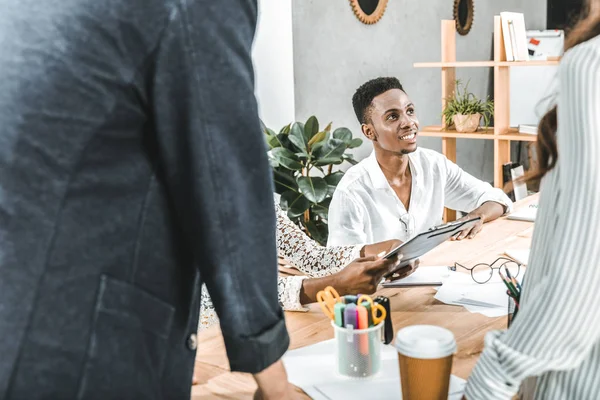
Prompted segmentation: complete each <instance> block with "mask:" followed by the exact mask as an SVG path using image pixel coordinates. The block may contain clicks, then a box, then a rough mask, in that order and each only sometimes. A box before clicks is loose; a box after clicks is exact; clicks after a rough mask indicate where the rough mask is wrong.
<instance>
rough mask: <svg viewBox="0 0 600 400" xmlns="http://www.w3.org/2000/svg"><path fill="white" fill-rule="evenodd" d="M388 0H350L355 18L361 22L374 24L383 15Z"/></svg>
mask: <svg viewBox="0 0 600 400" xmlns="http://www.w3.org/2000/svg"><path fill="white" fill-rule="evenodd" d="M387 2H388V0H350V5H351V6H352V9H353V10H354V14H355V15H356V18H358V19H359V21H360V22H362V23H363V24H374V23H376V22H377V21H379V20H380V19H381V17H383V13H384V12H385V7H386V6H387Z"/></svg>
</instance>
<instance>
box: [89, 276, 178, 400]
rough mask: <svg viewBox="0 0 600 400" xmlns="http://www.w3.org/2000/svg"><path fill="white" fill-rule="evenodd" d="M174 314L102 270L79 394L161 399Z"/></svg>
mask: <svg viewBox="0 0 600 400" xmlns="http://www.w3.org/2000/svg"><path fill="white" fill-rule="evenodd" d="M174 314H175V308H174V307H173V306H171V305H170V304H168V303H166V302H164V301H162V300H160V299H158V298H156V297H154V296H152V295H151V294H149V293H147V292H145V291H144V290H142V289H140V288H138V287H136V286H134V285H132V284H130V283H127V282H123V281H120V280H117V279H114V278H111V277H109V276H106V275H102V276H101V278H100V287H99V290H98V297H97V299H96V308H95V312H94V321H93V325H92V332H91V335H90V341H89V345H88V352H87V357H86V362H85V365H84V370H83V371H82V377H81V384H80V386H79V393H78V398H80V399H86V400H87V399H113V398H144V399H154V398H162V396H163V393H162V390H161V385H160V381H161V374H162V369H163V364H164V361H165V357H166V355H167V352H168V348H169V345H168V339H169V333H170V331H171V326H172V324H173V317H174Z"/></svg>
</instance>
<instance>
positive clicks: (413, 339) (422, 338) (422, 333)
mask: <svg viewBox="0 0 600 400" xmlns="http://www.w3.org/2000/svg"><path fill="white" fill-rule="evenodd" d="M395 346H396V349H397V350H398V353H401V354H403V355H405V356H407V357H412V358H424V359H435V358H443V357H448V356H449V355H451V354H454V353H455V352H456V341H455V340H454V335H453V334H452V332H450V331H449V330H448V329H445V328H442V327H439V326H435V325H412V326H407V327H406V328H402V329H400V330H399V331H398V334H397V335H396V342H395Z"/></svg>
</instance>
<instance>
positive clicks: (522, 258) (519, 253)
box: [504, 249, 531, 265]
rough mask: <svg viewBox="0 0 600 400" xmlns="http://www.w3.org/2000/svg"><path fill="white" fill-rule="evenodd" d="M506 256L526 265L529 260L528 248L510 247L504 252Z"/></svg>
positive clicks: (529, 251)
mask: <svg viewBox="0 0 600 400" xmlns="http://www.w3.org/2000/svg"><path fill="white" fill-rule="evenodd" d="M504 253H505V254H506V255H507V256H509V257H510V258H512V259H513V260H515V261H516V262H518V263H519V264H523V265H527V263H528V262H529V254H530V253H531V250H530V249H511V250H506V251H505V252H504Z"/></svg>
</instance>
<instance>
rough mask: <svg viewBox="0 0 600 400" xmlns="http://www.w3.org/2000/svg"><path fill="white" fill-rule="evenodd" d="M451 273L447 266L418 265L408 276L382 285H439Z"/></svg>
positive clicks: (452, 272)
mask: <svg viewBox="0 0 600 400" xmlns="http://www.w3.org/2000/svg"><path fill="white" fill-rule="evenodd" d="M451 274H455V272H454V271H451V270H450V269H449V268H448V267H419V268H417V270H416V271H415V272H413V273H412V274H411V275H410V276H408V277H406V278H403V279H398V280H396V281H393V282H384V283H383V287H387V288H389V287H405V286H440V285H441V284H442V283H444V281H445V280H446V279H448V278H449V277H450V275H451Z"/></svg>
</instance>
